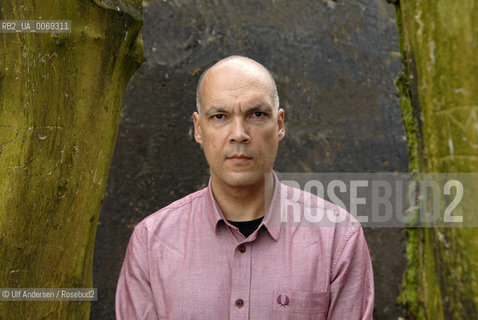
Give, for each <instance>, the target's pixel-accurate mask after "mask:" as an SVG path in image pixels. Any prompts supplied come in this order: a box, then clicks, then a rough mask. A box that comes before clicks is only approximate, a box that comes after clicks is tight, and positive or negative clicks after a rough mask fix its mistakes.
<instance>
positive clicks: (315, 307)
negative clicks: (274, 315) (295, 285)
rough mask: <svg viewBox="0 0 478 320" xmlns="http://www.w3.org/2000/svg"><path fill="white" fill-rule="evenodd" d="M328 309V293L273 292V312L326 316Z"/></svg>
mask: <svg viewBox="0 0 478 320" xmlns="http://www.w3.org/2000/svg"><path fill="white" fill-rule="evenodd" d="M328 309H329V293H328V292H307V291H297V290H275V291H274V292H273V300H272V310H275V311H279V312H284V313H289V312H291V313H303V314H323V315H326V314H327V311H328ZM291 316H292V315H291Z"/></svg>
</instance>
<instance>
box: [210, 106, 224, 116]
mask: <svg viewBox="0 0 478 320" xmlns="http://www.w3.org/2000/svg"><path fill="white" fill-rule="evenodd" d="M216 113H227V110H226V109H224V108H223V107H211V108H209V109H208V110H207V111H206V112H204V114H205V115H206V116H209V115H213V114H216Z"/></svg>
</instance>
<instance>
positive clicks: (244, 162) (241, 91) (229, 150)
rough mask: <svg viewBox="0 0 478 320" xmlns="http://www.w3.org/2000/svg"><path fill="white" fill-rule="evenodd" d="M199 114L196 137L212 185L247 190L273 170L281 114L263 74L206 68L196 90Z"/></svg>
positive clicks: (243, 68)
mask: <svg viewBox="0 0 478 320" xmlns="http://www.w3.org/2000/svg"><path fill="white" fill-rule="evenodd" d="M200 102H201V114H200V115H199V114H198V113H196V112H195V113H194V115H193V117H194V135H195V139H196V141H197V142H198V143H200V144H201V145H202V147H203V149H204V154H205V156H206V160H207V162H208V163H209V166H210V169H211V178H212V180H213V182H214V183H219V184H226V185H229V186H231V187H245V186H251V185H254V184H257V183H262V181H263V178H264V173H266V172H271V171H272V166H273V163H274V159H275V157H276V154H277V147H278V143H279V141H280V140H282V138H283V137H284V135H285V128H284V110H282V109H279V110H276V109H275V107H274V99H273V86H272V84H271V80H270V79H269V78H268V76H267V74H266V71H265V70H262V69H260V68H259V67H258V66H256V65H253V64H248V63H246V64H240V63H239V64H238V63H237V62H232V63H226V64H223V65H221V66H219V67H217V68H214V69H212V70H210V71H209V72H208V73H207V75H206V76H205V77H204V79H203V82H202V84H201V88H200Z"/></svg>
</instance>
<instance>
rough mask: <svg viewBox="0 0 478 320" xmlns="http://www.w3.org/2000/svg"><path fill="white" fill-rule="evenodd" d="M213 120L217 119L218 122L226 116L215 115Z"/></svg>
mask: <svg viewBox="0 0 478 320" xmlns="http://www.w3.org/2000/svg"><path fill="white" fill-rule="evenodd" d="M212 117H213V119H216V120H222V119H224V115H223V114H215V115H213V116H212Z"/></svg>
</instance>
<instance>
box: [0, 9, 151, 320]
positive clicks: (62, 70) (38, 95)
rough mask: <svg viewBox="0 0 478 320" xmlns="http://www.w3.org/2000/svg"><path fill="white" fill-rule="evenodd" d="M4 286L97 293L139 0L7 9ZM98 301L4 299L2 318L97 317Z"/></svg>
mask: <svg viewBox="0 0 478 320" xmlns="http://www.w3.org/2000/svg"><path fill="white" fill-rule="evenodd" d="M0 19H1V20H34V19H37V20H71V21H72V28H71V32H70V33H56V34H50V33H37V34H34V33H2V34H0V287H2V288H12V287H15V288H90V287H92V258H93V247H94V243H95V232H96V224H97V220H98V215H99V212H100V207H101V203H102V200H103V196H104V191H105V186H106V181H107V176H108V170H109V165H110V161H111V157H112V154H113V149H114V145H115V140H116V135H117V130H118V124H119V116H120V111H121V106H122V99H123V92H124V89H125V86H126V84H127V82H128V80H129V79H130V77H131V76H132V75H133V73H134V72H135V71H136V70H137V68H138V67H139V66H140V65H141V63H142V59H143V46H142V40H141V37H140V29H141V26H142V9H141V1H139V0H108V1H106V0H105V1H100V0H94V1H79V0H64V1H54V2H45V1H35V0H30V1H7V0H1V2H0ZM89 310H90V302H81V303H79V302H72V301H62V302H58V301H49V302H47V301H44V302H36V301H33V302H26V301H19V302H17V301H11V302H2V303H0V318H1V319H88V317H89Z"/></svg>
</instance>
